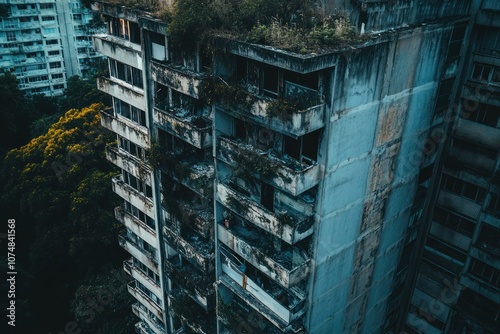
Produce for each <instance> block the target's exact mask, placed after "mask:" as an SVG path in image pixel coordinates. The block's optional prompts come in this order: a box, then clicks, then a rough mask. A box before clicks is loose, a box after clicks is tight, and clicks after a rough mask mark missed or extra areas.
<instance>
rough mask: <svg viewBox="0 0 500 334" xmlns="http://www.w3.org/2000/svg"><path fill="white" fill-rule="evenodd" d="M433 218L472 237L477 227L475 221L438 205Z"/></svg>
mask: <svg viewBox="0 0 500 334" xmlns="http://www.w3.org/2000/svg"><path fill="white" fill-rule="evenodd" d="M432 220H433V221H435V222H436V223H438V224H441V225H443V226H446V227H448V228H449V229H451V230H453V231H457V232H459V233H461V234H463V235H466V236H468V237H470V238H471V237H472V234H473V233H474V229H475V228H476V224H475V223H474V221H472V220H470V219H467V218H464V217H461V216H459V215H457V214H455V213H452V212H449V211H446V210H444V209H441V208H440V207H436V208H435V209H434V216H433V219H432Z"/></svg>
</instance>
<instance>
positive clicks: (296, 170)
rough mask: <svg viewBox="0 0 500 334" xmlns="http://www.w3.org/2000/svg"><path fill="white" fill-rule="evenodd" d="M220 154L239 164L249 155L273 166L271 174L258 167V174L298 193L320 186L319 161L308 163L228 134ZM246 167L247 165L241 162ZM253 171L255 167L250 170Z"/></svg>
mask: <svg viewBox="0 0 500 334" xmlns="http://www.w3.org/2000/svg"><path fill="white" fill-rule="evenodd" d="M218 139H219V143H218V145H217V158H218V159H220V160H222V161H224V162H226V163H228V164H230V165H231V166H233V167H238V166H239V165H241V164H245V161H247V159H253V160H255V161H257V162H256V163H258V164H260V165H261V166H264V165H267V166H269V168H268V169H269V170H270V172H268V175H262V173H260V174H259V173H258V172H257V171H254V175H255V176H258V177H260V178H262V179H265V180H267V181H269V182H270V183H271V184H272V185H274V186H276V187H278V188H280V189H282V190H284V191H286V192H288V193H290V194H292V195H294V196H297V195H299V194H301V193H303V192H304V191H306V190H308V189H310V188H312V187H314V186H316V185H317V184H318V183H319V181H320V168H319V165H318V163H316V162H313V163H312V164H310V165H308V164H305V163H301V162H299V161H297V160H295V159H292V158H287V159H284V158H279V157H276V156H272V155H270V154H268V153H267V152H264V151H262V150H259V149H256V148H254V147H253V146H251V145H247V144H244V143H242V142H238V141H237V140H234V139H230V138H227V137H218ZM240 167H242V168H245V166H240ZM250 172H252V171H250Z"/></svg>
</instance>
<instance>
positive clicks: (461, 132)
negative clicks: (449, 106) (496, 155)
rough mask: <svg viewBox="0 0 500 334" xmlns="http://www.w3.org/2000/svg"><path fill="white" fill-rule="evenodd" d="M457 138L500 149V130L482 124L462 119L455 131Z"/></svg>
mask: <svg viewBox="0 0 500 334" xmlns="http://www.w3.org/2000/svg"><path fill="white" fill-rule="evenodd" d="M455 136H456V137H458V138H461V139H465V140H468V141H470V142H471V143H477V144H480V145H482V146H485V147H490V148H492V149H496V150H498V149H500V129H497V128H492V127H491V126H487V125H484V124H481V123H476V122H473V121H468V120H466V119H463V118H460V119H459V120H458V124H457V128H456V130H455Z"/></svg>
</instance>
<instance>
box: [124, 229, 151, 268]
mask: <svg viewBox="0 0 500 334" xmlns="http://www.w3.org/2000/svg"><path fill="white" fill-rule="evenodd" d="M118 243H119V244H120V246H121V247H122V248H123V249H125V250H126V251H127V253H129V254H130V255H132V256H133V257H135V258H136V259H138V260H139V261H140V262H142V263H144V264H145V265H146V266H147V267H149V269H151V270H153V271H154V272H155V273H157V274H158V260H157V259H156V256H155V255H154V254H153V253H151V252H149V251H147V250H145V249H143V248H141V247H139V246H138V245H136V244H135V243H133V242H132V241H131V240H129V239H128V238H127V235H126V234H125V233H123V234H120V235H119V236H118Z"/></svg>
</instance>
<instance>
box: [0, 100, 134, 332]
mask: <svg viewBox="0 0 500 334" xmlns="http://www.w3.org/2000/svg"><path fill="white" fill-rule="evenodd" d="M104 107H105V106H104V105H103V104H92V105H91V106H89V107H86V108H82V109H70V110H69V111H67V112H66V113H65V114H64V115H63V116H62V117H61V118H60V119H59V120H58V121H57V122H56V123H54V124H53V125H51V126H50V128H49V129H48V131H47V132H46V133H44V134H43V135H41V136H39V137H36V138H34V139H32V140H31V141H30V142H29V143H28V144H26V145H24V146H22V147H19V148H16V149H13V150H11V151H10V152H9V153H8V154H7V155H6V157H5V159H4V161H3V166H2V172H1V175H0V178H1V181H2V182H1V184H2V192H1V194H2V195H1V196H0V205H1V207H2V219H3V220H4V221H6V219H8V218H15V219H16V224H17V225H16V226H17V231H16V234H17V244H16V255H17V258H16V259H17V267H18V272H22V273H23V275H22V280H23V282H19V284H18V290H17V294H16V300H19V301H20V305H19V307H20V309H19V311H18V319H17V324H16V327H18V328H19V330H20V332H23V333H42V332H45V333H47V332H51V331H52V332H55V333H59V332H61V331H64V328H65V326H66V324H67V322H68V321H70V320H71V319H75V321H76V323H77V325H78V326H79V327H78V328H80V329H82V330H83V331H82V333H98V332H96V331H95V330H94V329H95V328H97V327H99V328H101V327H102V328H106V329H107V331H105V332H106V333H125V332H126V331H124V330H123V324H122V323H120V322H119V321H117V320H116V319H121V318H123V319H127V316H128V315H130V298H131V297H130V296H129V295H128V294H127V293H126V292H125V291H124V290H123V289H122V290H116V292H115V293H113V294H112V296H111V297H110V298H112V303H111V302H110V303H109V305H103V306H102V308H103V312H102V314H104V315H105V316H104V317H103V316H100V317H94V318H93V319H92V321H90V322H82V321H79V320H81V318H79V315H78V314H75V315H72V314H71V313H70V310H71V308H70V301H71V300H72V299H74V298H76V299H75V301H74V302H73V304H74V305H78V303H82V302H83V301H82V300H81V298H84V297H85V298H86V297H87V296H88V295H89V294H92V291H94V290H95V289H97V288H98V286H99V284H100V283H99V281H100V280H103V279H104V280H105V279H106V275H108V274H109V272H110V269H109V267H108V266H110V265H113V264H114V267H116V268H119V267H120V265H121V261H122V260H123V257H124V256H125V253H124V252H123V251H122V250H121V249H120V248H119V246H118V244H117V237H116V236H117V234H118V231H119V230H120V229H121V228H122V227H121V225H120V224H119V223H118V222H117V221H116V220H115V219H114V217H113V208H114V207H115V206H118V204H119V203H118V201H117V197H116V196H115V195H114V194H113V192H112V191H111V187H110V178H111V177H112V176H113V175H115V174H116V173H117V172H118V171H117V170H116V169H115V168H114V167H113V166H112V165H111V164H110V163H109V162H107V160H106V159H105V156H104V149H105V146H106V145H108V144H110V143H112V142H113V141H114V136H112V135H111V134H110V133H107V132H105V130H103V128H102V127H101V126H100V119H99V110H101V109H102V108H104ZM5 262H6V261H4V259H3V260H2V263H5ZM20 277H21V275H20ZM75 291H77V294H76V295H75V296H74V295H73V294H74V293H75ZM115 304H119V305H120V307H115V306H116V305H115ZM113 305H115V306H113ZM76 309H77V308H74V310H76ZM125 309H126V311H125ZM112 319H114V320H112ZM123 319H122V320H123ZM115 321H116V322H115ZM125 322H126V321H125ZM113 327H116V331H115V330H114V329H113V330H112V328H113ZM102 333H104V332H102Z"/></svg>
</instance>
